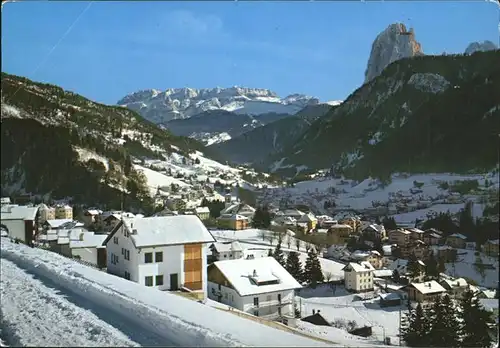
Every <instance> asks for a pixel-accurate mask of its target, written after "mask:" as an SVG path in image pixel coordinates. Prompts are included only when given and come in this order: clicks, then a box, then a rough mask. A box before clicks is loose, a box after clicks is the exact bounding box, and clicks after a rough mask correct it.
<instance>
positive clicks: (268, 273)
mask: <svg viewBox="0 0 500 348" xmlns="http://www.w3.org/2000/svg"><path fill="white" fill-rule="evenodd" d="M211 267H217V268H218V269H219V270H220V271H221V272H222V274H223V275H224V276H225V277H226V279H227V280H228V281H229V282H230V283H231V285H232V286H233V287H234V289H235V290H236V291H237V292H238V294H240V296H251V295H255V294H263V293H269V292H276V291H286V290H292V289H300V288H302V286H301V285H300V284H299V283H298V282H297V281H296V280H295V279H294V278H293V277H292V276H291V275H290V273H288V272H287V271H286V269H284V268H283V266H281V265H280V264H279V263H278V261H276V260H275V259H274V257H261V258H256V259H249V260H246V259H238V260H225V261H217V262H214V263H213V264H212V266H211ZM275 281H277V282H275ZM260 282H270V283H271V284H262V285H257V284H258V283H260Z"/></svg>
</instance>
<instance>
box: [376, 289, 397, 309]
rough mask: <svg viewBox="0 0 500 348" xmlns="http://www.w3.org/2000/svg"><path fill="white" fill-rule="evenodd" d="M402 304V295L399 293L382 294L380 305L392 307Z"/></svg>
mask: <svg viewBox="0 0 500 348" xmlns="http://www.w3.org/2000/svg"><path fill="white" fill-rule="evenodd" d="M399 305H401V296H400V295H399V294H398V293H395V292H391V293H388V294H380V307H392V306H399Z"/></svg>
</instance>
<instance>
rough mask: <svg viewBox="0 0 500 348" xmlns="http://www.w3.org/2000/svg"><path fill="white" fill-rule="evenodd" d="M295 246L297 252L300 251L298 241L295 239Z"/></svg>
mask: <svg viewBox="0 0 500 348" xmlns="http://www.w3.org/2000/svg"><path fill="white" fill-rule="evenodd" d="M295 246H296V247H297V251H299V249H300V239H297V238H295Z"/></svg>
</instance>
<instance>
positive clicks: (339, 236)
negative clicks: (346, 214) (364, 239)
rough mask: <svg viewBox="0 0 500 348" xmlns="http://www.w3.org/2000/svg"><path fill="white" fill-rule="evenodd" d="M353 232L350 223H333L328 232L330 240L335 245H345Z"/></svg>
mask: <svg viewBox="0 0 500 348" xmlns="http://www.w3.org/2000/svg"><path fill="white" fill-rule="evenodd" d="M352 233H353V229H352V227H351V226H350V225H345V224H337V225H332V226H330V228H329V229H328V232H327V236H328V241H329V242H330V243H331V244H334V245H344V244H347V242H348V241H349V238H350V237H351V234H352Z"/></svg>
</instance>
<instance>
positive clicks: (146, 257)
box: [144, 253, 153, 263]
mask: <svg viewBox="0 0 500 348" xmlns="http://www.w3.org/2000/svg"><path fill="white" fill-rule="evenodd" d="M144 263H153V253H145V254H144Z"/></svg>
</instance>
